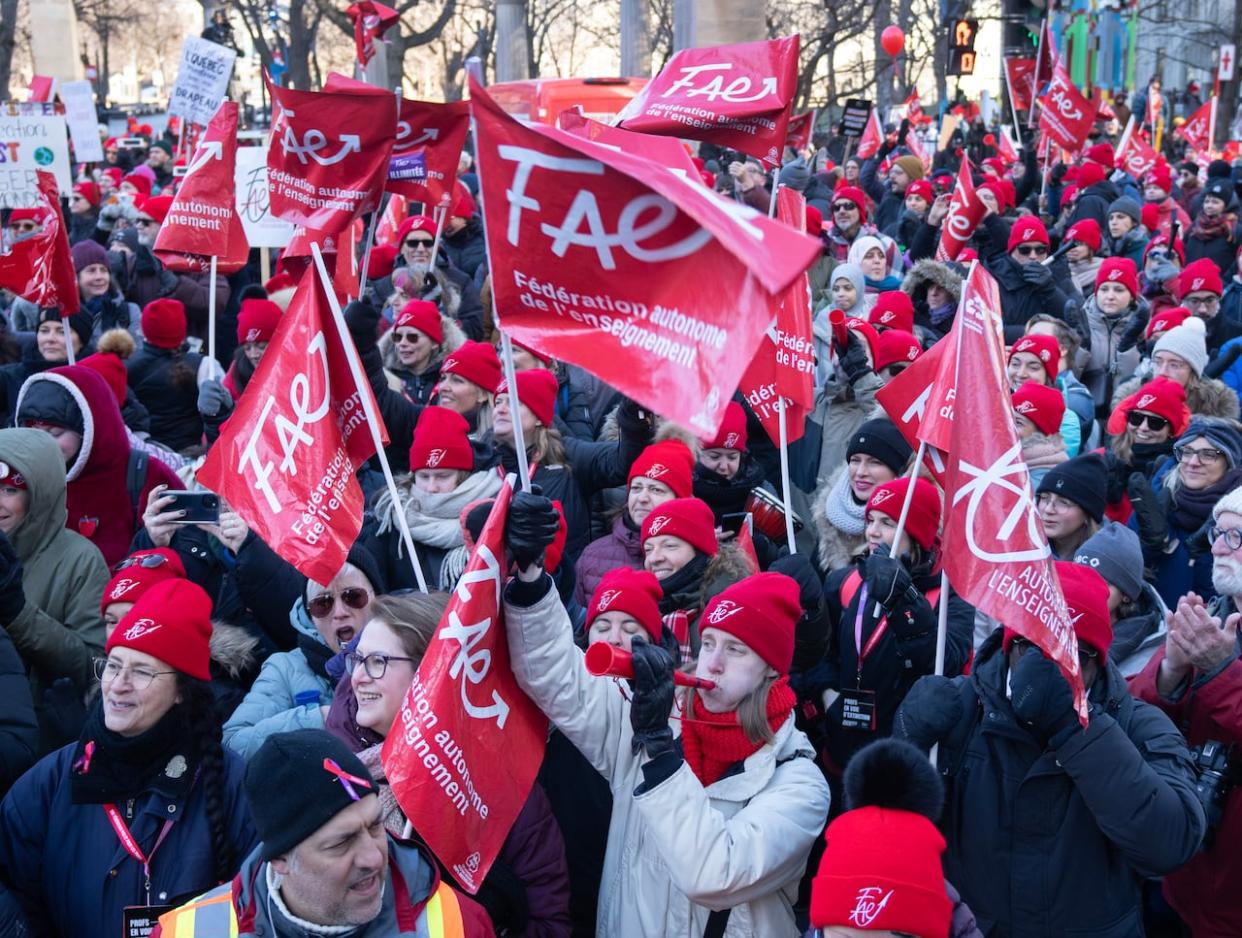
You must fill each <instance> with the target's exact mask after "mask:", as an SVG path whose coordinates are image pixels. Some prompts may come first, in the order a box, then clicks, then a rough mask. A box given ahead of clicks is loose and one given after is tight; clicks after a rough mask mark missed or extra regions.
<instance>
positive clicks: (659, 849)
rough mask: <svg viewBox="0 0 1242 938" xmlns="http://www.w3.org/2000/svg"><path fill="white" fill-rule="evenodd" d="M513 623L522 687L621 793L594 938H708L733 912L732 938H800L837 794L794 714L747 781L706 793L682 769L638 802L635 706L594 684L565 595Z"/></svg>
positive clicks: (512, 614) (604, 684)
mask: <svg viewBox="0 0 1242 938" xmlns="http://www.w3.org/2000/svg"><path fill="white" fill-rule="evenodd" d="M505 624H506V627H507V630H508V635H509V652H510V656H511V659H512V660H511V664H512V668H513V673H514V675H515V676H516V677H517V681H518V684H519V685H521V687H522V689H523V690H524V691H526V693H527V694H528V695H529V696H530V698H531V699H532V700H534V702H535V703H536V704H537V705H538V706H539V707H540V709H542V710H543V712H544V713H545V714H547V716H548V718H549V719H551V721H552V722H553V723H554V724H556V726H557V727H558V728H559V729H560V730H561V732H562V733H564V734H565V735H566V736H567V737H568V738H569V739H570V740H571V741H572V742H573V743H574V745H575V746H577V747H578V749H579V750H581V751H582V753H583V755H585V756H586V757H587V759H589V760H590V761H591V763H592V764H593V765H594V766H595V768H596V769H598V770H599V771H600V773H602V774H603V776H604V778H606V779H607V780H608V782H609V785H610V786H611V788H612V794H613V809H612V820H611V822H610V825H609V830H608V848H607V852H606V853H605V855H604V874H603V878H602V880H601V884H600V896H599V911H598V917H597V919H596V933H597V934H599V935H612V936H624V938H644V936H650V938H699V936H701V935H702V934H703V929H704V928H705V927H706V925H707V920H708V916H709V915H710V914H711V912H712V911H714V910H718V909H731V910H732V911H731V913H730V915H729V920H728V927H727V929H726V931H725V935H726V936H727V938H742V936H756V938H785V936H796V935H797V934H798V929H797V927H796V925H795V924H794V914H793V902H794V900H795V899H796V897H797V892H798V881H799V879H800V878H801V876H802V873H803V870H804V869H805V867H806V860H807V855H808V854H809V852H810V850H811V846H812V844H813V843H814V842H815V839H816V838H817V837H818V836H819V835H820V833H821V832H822V831H823V828H824V822H825V820H826V818H827V816H828V799H829V795H828V784H827V782H825V781H824V777H823V775H822V774H821V773H820V771H819V769H818V768H817V767H816V765H815V762H814V761H813V760H814V750H813V749H812V747H811V744H810V743H809V742H808V741H807V738H806V736H805V735H803V733H802V732H801V731H799V730H798V729H796V728H795V727H794V718H793V715H792V714H791V715H790V717H789V719H788V720H786V722H785V724H784V725H783V726H782V727H781V728H780V730H779V731H778V732H777V734H776V738H775V740H773V741H772V743H770V744H768V745H765V746H763V747H762V748H761V749H760V750H759V751H758V752H756V753H754V754H753V755H752V756H750V758H748V759H747V760H746V762H745V769H744V770H743V771H742V772H740V773H737V774H735V775H731V776H728V777H727V778H722V779H720V780H719V781H717V782H716V783H715V784H713V785H710V786H708V787H707V788H704V787H703V785H702V783H701V782H700V781H699V780H698V778H696V777H695V775H694V773H693V772H691V771H690V767H689V766H688V765H686V764H684V763H683V764H682V766H681V767H680V768H679V769H678V770H677V771H676V772H675V773H674V774H673V775H672V776H670V777H669V778H667V779H665V780H664V781H663V782H661V783H660V784H659V785H657V786H656V787H654V788H652V789H651V790H649V791H646V792H644V793H642V794H641V795H635V794H634V790H635V789H636V788H637V787H638V786H639V785H640V784H641V783H642V781H643V775H642V771H641V767H640V758H641V757H640V756H638V755H634V754H632V752H631V746H630V742H631V738H632V736H633V733H632V730H631V728H630V703H629V700H628V698H627V697H625V696H623V695H622V694H621V693H619V692H618V687H617V685H616V683H615V682H614V681H612V680H610V679H608V678H597V677H592V676H591V675H590V674H588V673H587V670H586V667H585V666H584V665H583V661H582V657H583V655H582V652H581V651H580V650H579V649H578V648H577V647H575V645H574V643H573V638H572V629H571V626H570V622H569V617H568V616H567V615H566V613H565V610H564V608H563V607H562V606H561V604H560V602H559V600H558V597H557V594H556V591H555V590H549V591H548V593H547V594H546V595H545V596H544V597H543V598H542V599H541V600H539V601H538V602H537V603H535V605H533V606H531V607H529V608H519V607H516V606H513V605H510V604H506V606H505ZM671 723H672V726H673V729H674V732H678V733H679V732H680V723H679V721H678V720H675V719H674V720H672V721H671Z"/></svg>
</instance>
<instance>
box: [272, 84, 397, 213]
mask: <svg viewBox="0 0 1242 938" xmlns="http://www.w3.org/2000/svg"><path fill="white" fill-rule="evenodd" d="M268 91H269V92H270V93H271V95H272V107H273V111H272V114H273V117H272V143H271V146H270V147H269V149H268V151H267V184H268V190H269V192H270V193H271V208H272V214H273V215H275V216H276V217H277V218H283V219H284V220H285V221H288V222H292V223H293V224H295V225H303V226H305V227H307V228H311V229H313V230H316V231H325V232H329V233H331V232H337V231H340V230H341V229H343V228H344V227H345V226H346V225H348V224H349V223H350V222H351V221H353V220H354V219H355V218H357V217H358V216H359V215H362V214H363V213H365V212H369V211H371V210H373V209H374V208H376V207H377V206H378V204H379V198H380V191H381V190H382V189H383V186H384V180H385V177H386V176H387V173H388V156H389V153H390V152H391V150H392V146H393V140H394V139H395V137H396V133H397V106H396V101H397V99H396V97H395V96H394V95H391V94H388V93H387V92H383V93H380V94H362V93H358V92H353V91H350V92H344V91H321V92H314V91H292V90H290V89H288V88H279V87H276V86H275V85H272V84H271V83H270V82H269V83H268Z"/></svg>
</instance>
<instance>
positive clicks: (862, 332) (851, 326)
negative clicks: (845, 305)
mask: <svg viewBox="0 0 1242 938" xmlns="http://www.w3.org/2000/svg"><path fill="white" fill-rule="evenodd" d="M845 328H846V329H848V330H849V331H850V332H857V333H858V336H859V338H861V339H862V340H863V341H864V342H866V343H867V354H869V355H870V356H871V361H872V363H874V362H875V360H876V357H877V355H878V354H879V349H880V333H878V332H876V329H875V326H873V325H871V323H869V322H867V321H866V320H864V319H856V318H855V317H853V316H851V317H850V318H849V319H847V320H845Z"/></svg>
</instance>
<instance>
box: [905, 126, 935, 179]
mask: <svg viewBox="0 0 1242 938" xmlns="http://www.w3.org/2000/svg"><path fill="white" fill-rule="evenodd" d="M906 147H907V148H908V149H909V150H910V155H911V156H913V157H914V158H915V159H916V160H918V161H919V162H920V163H922V164H923V169H924V170H929V169H931V163H932V161H931V156H929V155H928V153H927V148H926V147H925V146H924V145H923V141H922V140H921V139H919V134H918V131H917V130H911V131H910V132H909V133H908V134H906Z"/></svg>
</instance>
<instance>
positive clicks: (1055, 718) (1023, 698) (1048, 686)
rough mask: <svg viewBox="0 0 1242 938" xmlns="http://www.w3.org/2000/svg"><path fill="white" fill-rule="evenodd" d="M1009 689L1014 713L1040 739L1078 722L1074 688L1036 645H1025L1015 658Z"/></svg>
mask: <svg viewBox="0 0 1242 938" xmlns="http://www.w3.org/2000/svg"><path fill="white" fill-rule="evenodd" d="M1009 689H1010V692H1011V694H1012V697H1011V701H1012V706H1013V712H1014V715H1015V716H1017V718H1018V720H1019V721H1021V722H1022V723H1024V724H1025V725H1026V726H1028V727H1030V729H1031V730H1032V731H1033V732H1034V733H1035V735H1036V736H1037V737H1039V739H1041V740H1042V741H1044V742H1048V740H1050V739H1052V738H1053V737H1054V736H1056V735H1057V734H1058V733H1061V732H1062V731H1063V730H1067V729H1069V728H1070V727H1072V726H1074V725H1075V724H1077V723H1078V714H1077V713H1076V712H1075V711H1074V692H1073V691H1071V690H1070V686H1069V684H1068V683H1066V680H1065V678H1064V677H1063V676H1062V675H1061V669H1060V668H1059V667H1057V665H1056V664H1055V663H1054V662H1052V661H1049V660H1048V659H1047V658H1045V657H1044V653H1043V651H1041V650H1040V649H1039V648H1030V649H1027V651H1026V652H1025V653H1024V654H1023V655H1022V657H1021V658H1020V659H1019V660H1018V666H1017V667H1016V668H1014V669H1013V670H1012V671H1011V672H1010V674H1009Z"/></svg>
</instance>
